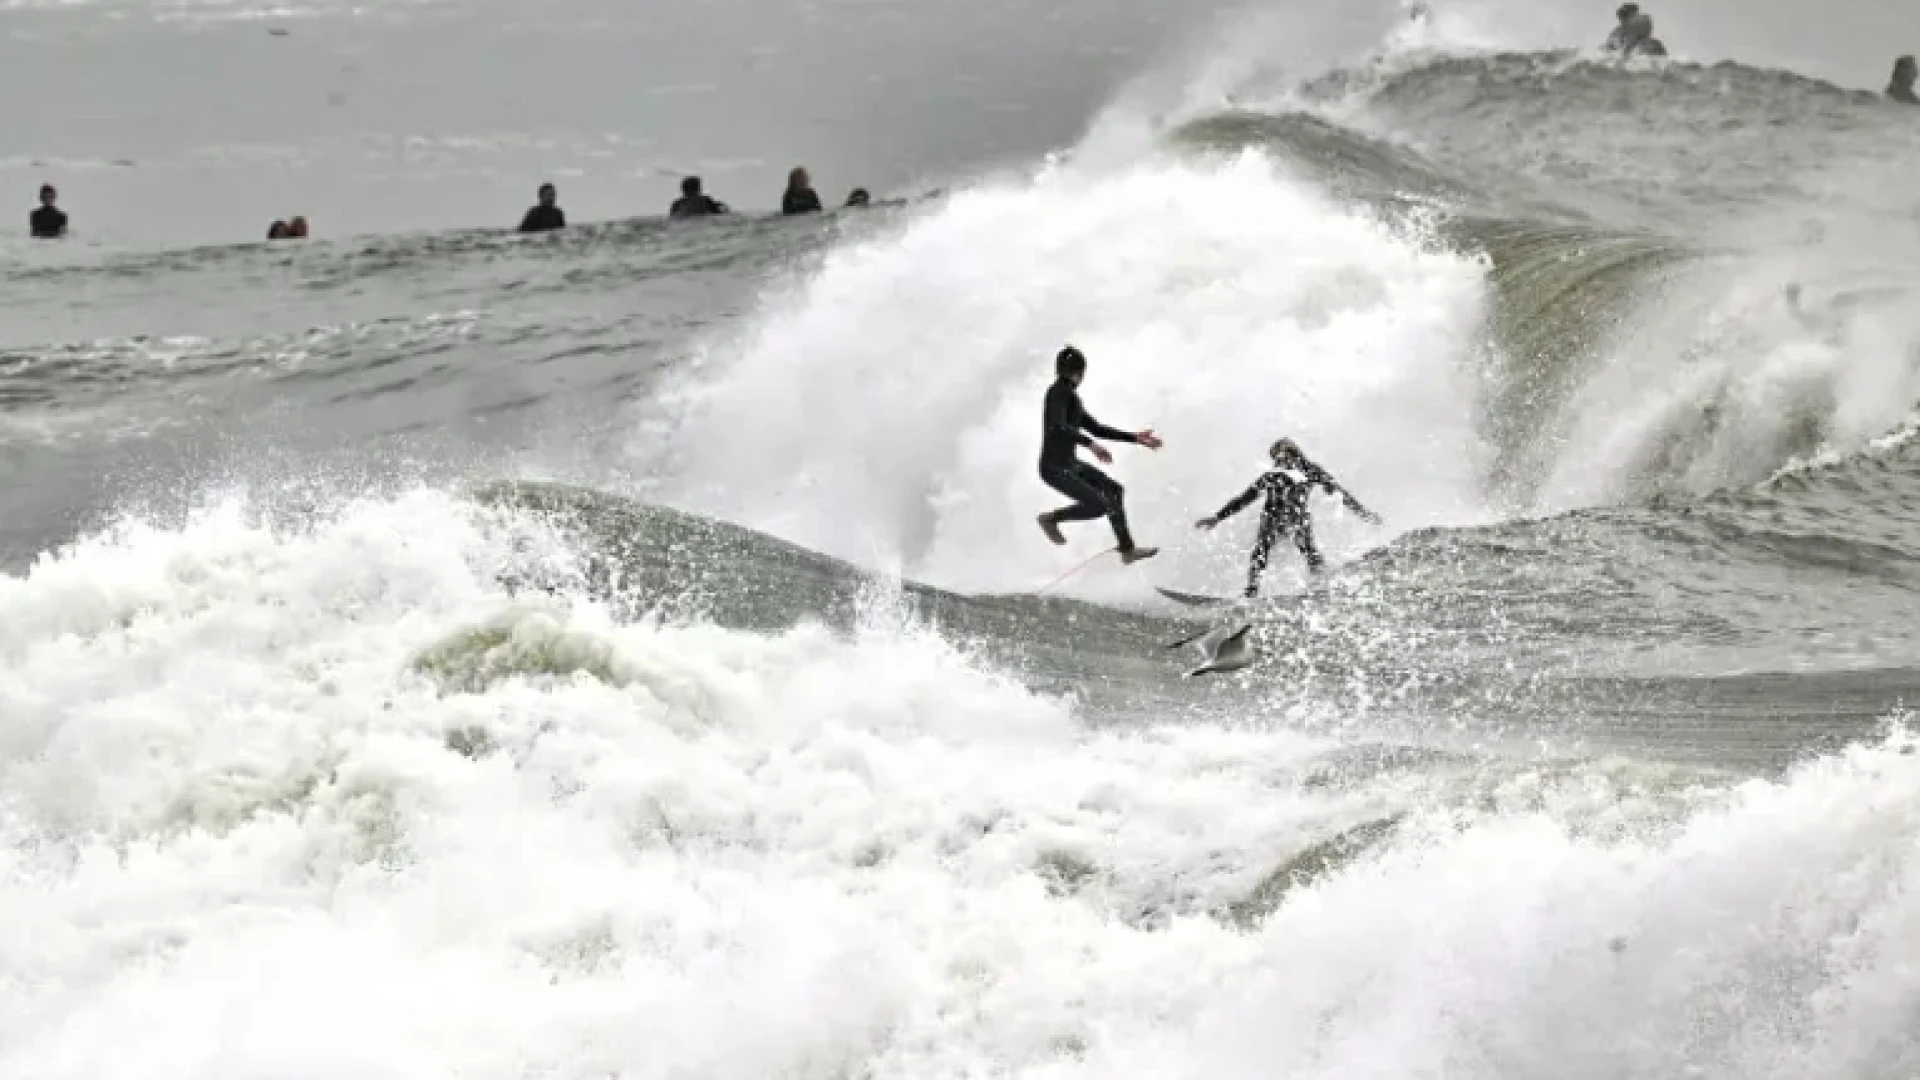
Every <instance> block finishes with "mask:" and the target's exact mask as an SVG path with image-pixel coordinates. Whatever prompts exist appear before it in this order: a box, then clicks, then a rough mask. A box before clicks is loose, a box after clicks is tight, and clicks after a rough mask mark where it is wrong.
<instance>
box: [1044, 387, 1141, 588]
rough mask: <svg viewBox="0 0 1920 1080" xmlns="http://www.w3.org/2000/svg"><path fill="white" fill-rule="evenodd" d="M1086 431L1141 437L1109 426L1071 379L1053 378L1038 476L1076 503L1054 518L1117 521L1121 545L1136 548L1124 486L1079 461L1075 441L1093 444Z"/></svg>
mask: <svg viewBox="0 0 1920 1080" xmlns="http://www.w3.org/2000/svg"><path fill="white" fill-rule="evenodd" d="M1088 432H1091V433H1092V434H1093V435H1096V436H1099V437H1100V438H1102V439H1106V440H1108V441H1110V442H1139V441H1140V440H1139V439H1137V438H1135V437H1134V436H1133V434H1132V433H1131V432H1126V431H1121V430H1119V429H1118V428H1110V427H1108V426H1107V425H1105V424H1103V423H1101V422H1100V421H1098V420H1095V419H1094V418H1093V417H1091V416H1089V415H1087V410H1086V409H1085V408H1084V407H1083V406H1082V405H1081V404H1080V393H1079V391H1077V390H1075V389H1074V388H1073V384H1072V383H1070V382H1068V381H1067V380H1065V379H1055V380H1054V383H1053V385H1052V386H1051V387H1048V389H1047V403H1046V411H1045V415H1044V427H1043V429H1042V431H1041V435H1040V479H1041V480H1044V481H1046V484H1047V486H1048V487H1050V488H1052V489H1053V490H1055V491H1057V492H1059V493H1060V494H1062V495H1065V496H1066V497H1067V498H1069V499H1072V500H1073V505H1072V506H1069V507H1066V508H1064V509H1061V510H1056V511H1054V514H1053V520H1054V521H1055V522H1061V521H1092V520H1093V519H1094V518H1097V517H1105V518H1107V519H1109V520H1110V521H1112V522H1113V537H1114V539H1115V540H1116V541H1118V542H1119V545H1120V550H1121V551H1132V550H1133V534H1132V532H1130V531H1129V530H1128V529H1127V510H1126V503H1125V500H1126V489H1125V488H1123V487H1121V486H1120V484H1119V483H1118V482H1117V481H1115V480H1114V479H1113V477H1111V476H1108V475H1107V474H1106V473H1103V472H1101V471H1100V470H1099V469H1096V468H1094V467H1093V466H1092V465H1089V464H1087V463H1086V462H1084V461H1081V460H1080V459H1079V457H1078V456H1077V455H1076V453H1075V450H1074V448H1075V447H1079V446H1092V445H1093V439H1092V438H1091V437H1089V435H1088V434H1087V433H1088Z"/></svg>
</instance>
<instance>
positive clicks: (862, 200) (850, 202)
mask: <svg viewBox="0 0 1920 1080" xmlns="http://www.w3.org/2000/svg"><path fill="white" fill-rule="evenodd" d="M871 205H873V196H871V195H869V194H867V189H866V188H863V187H857V188H854V189H853V190H852V191H850V192H848V193H847V206H848V207H850V208H853V209H858V208H860V207H862V206H871Z"/></svg>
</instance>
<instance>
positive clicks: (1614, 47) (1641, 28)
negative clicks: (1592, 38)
mask: <svg viewBox="0 0 1920 1080" xmlns="http://www.w3.org/2000/svg"><path fill="white" fill-rule="evenodd" d="M1613 14H1614V17H1615V18H1616V19H1618V20H1619V25H1617V26H1615V27H1614V28H1613V32H1612V33H1611V34H1608V35H1607V41H1606V44H1604V45H1602V46H1601V48H1602V49H1604V50H1606V51H1607V52H1610V53H1619V54H1620V56H1621V57H1622V58H1626V57H1630V56H1665V55H1667V47H1666V46H1665V45H1662V44H1661V43H1660V39H1659V38H1657V37H1654V36H1653V16H1651V15H1649V14H1647V13H1646V12H1644V11H1641V10H1640V5H1639V4H1621V5H1620V7H1619V8H1618V9H1617V10H1615V11H1614V13H1613Z"/></svg>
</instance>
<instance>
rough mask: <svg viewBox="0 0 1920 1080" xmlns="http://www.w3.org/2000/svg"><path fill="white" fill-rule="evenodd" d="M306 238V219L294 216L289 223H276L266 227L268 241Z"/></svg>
mask: <svg viewBox="0 0 1920 1080" xmlns="http://www.w3.org/2000/svg"><path fill="white" fill-rule="evenodd" d="M306 238H307V219H306V218H303V217H300V216H299V215H295V216H294V218H293V219H292V220H291V221H276V222H274V223H273V224H272V225H269V226H267V239H269V240H305V239H306Z"/></svg>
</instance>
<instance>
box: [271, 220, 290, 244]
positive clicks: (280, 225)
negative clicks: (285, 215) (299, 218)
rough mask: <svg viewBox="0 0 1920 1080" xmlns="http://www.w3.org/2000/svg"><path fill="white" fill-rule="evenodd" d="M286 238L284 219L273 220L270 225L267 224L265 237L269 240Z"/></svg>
mask: <svg viewBox="0 0 1920 1080" xmlns="http://www.w3.org/2000/svg"><path fill="white" fill-rule="evenodd" d="M286 238H287V223H286V222H284V221H275V222H274V223H273V224H271V225H269V226H267V239H269V240H285V239H286Z"/></svg>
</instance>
